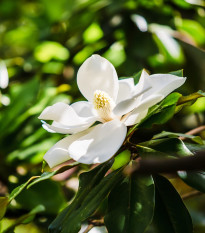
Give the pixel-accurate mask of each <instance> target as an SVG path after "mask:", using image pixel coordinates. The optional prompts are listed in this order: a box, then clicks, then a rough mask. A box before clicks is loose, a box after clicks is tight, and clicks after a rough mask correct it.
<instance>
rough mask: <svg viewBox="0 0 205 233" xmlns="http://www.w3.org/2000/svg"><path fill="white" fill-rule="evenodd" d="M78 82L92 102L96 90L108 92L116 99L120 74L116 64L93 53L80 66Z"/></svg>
mask: <svg viewBox="0 0 205 233" xmlns="http://www.w3.org/2000/svg"><path fill="white" fill-rule="evenodd" d="M77 83H78V87H79V89H80V91H81V93H82V94H83V95H84V96H85V98H86V99H87V100H89V101H90V102H92V101H93V97H94V92H95V91H96V90H101V91H104V92H106V93H107V94H108V95H109V96H110V97H111V98H112V99H113V100H114V101H115V100H116V98H117V93H118V89H119V86H118V76H117V73H116V70H115V68H114V66H113V65H112V64H111V63H110V62H109V61H108V60H106V59H105V58H103V57H101V56H99V55H92V56H91V57H89V58H88V59H87V60H86V61H85V62H84V63H83V64H82V65H81V67H80V69H79V70H78V74H77Z"/></svg>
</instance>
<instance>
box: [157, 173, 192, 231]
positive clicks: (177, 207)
mask: <svg viewBox="0 0 205 233" xmlns="http://www.w3.org/2000/svg"><path fill="white" fill-rule="evenodd" d="M154 181H155V187H156V205H155V215H154V225H155V227H156V228H157V230H158V231H157V232H159V233H165V232H166V233H184V232H186V233H192V232H193V226H192V220H191V217H190V215H189V212H188V210H187V209H186V207H185V205H184V203H183V201H182V199H181V197H180V196H179V194H178V193H177V191H176V190H175V188H174V187H173V186H172V185H171V183H170V182H169V181H168V180H167V179H166V178H164V177H162V176H155V177H154Z"/></svg>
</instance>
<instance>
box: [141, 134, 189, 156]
mask: <svg viewBox="0 0 205 233" xmlns="http://www.w3.org/2000/svg"><path fill="white" fill-rule="evenodd" d="M136 147H137V149H138V152H139V155H140V156H142V157H151V156H152V157H159V156H166V157H167V156H174V157H184V156H189V155H192V153H191V151H190V150H189V149H188V148H187V147H186V145H185V144H184V142H183V141H182V140H180V139H178V138H166V139H156V140H150V141H147V142H143V143H140V144H138V145H136Z"/></svg>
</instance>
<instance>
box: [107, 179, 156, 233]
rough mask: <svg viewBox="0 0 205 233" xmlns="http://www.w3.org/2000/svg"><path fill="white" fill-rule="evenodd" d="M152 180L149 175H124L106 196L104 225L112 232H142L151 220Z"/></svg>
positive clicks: (152, 201) (152, 204)
mask: <svg viewBox="0 0 205 233" xmlns="http://www.w3.org/2000/svg"><path fill="white" fill-rule="evenodd" d="M153 212H154V182H153V180H152V177H151V176H144V177H142V176H132V177H126V178H125V179H124V180H123V181H122V183H120V184H117V185H116V187H115V188H114V189H113V190H112V191H111V193H110V195H109V197H108V213H107V215H106V216H105V225H106V227H107V229H108V232H112V233H127V232H129V233H135V232H138V233H142V232H144V230H145V228H146V227H147V226H148V225H149V224H150V222H151V221H152V217H153Z"/></svg>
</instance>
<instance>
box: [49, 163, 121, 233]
mask: <svg viewBox="0 0 205 233" xmlns="http://www.w3.org/2000/svg"><path fill="white" fill-rule="evenodd" d="M112 164H113V160H111V161H109V162H107V163H105V164H101V165H99V166H98V167H96V168H94V169H93V170H91V171H89V172H85V173H82V174H81V175H80V178H79V179H80V183H79V189H78V193H77V195H76V197H75V199H74V200H73V202H72V203H71V204H70V205H69V206H68V207H66V208H65V209H64V210H63V211H62V212H61V213H60V214H59V215H58V216H57V218H56V219H55V220H54V221H53V222H52V223H51V225H50V226H49V232H50V233H78V231H79V230H80V228H81V222H83V221H85V220H86V219H87V218H88V217H89V216H90V215H91V214H92V213H93V212H94V211H95V210H96V209H97V208H98V207H99V205H100V203H101V202H102V201H103V200H104V199H105V197H106V196H107V195H108V193H109V192H110V190H111V189H112V188H113V186H114V185H115V184H116V183H117V182H119V180H120V179H122V174H121V172H120V170H116V171H114V172H112V173H110V174H109V175H107V176H106V177H104V175H105V174H106V172H107V171H108V169H109V168H110V167H111V166H112Z"/></svg>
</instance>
